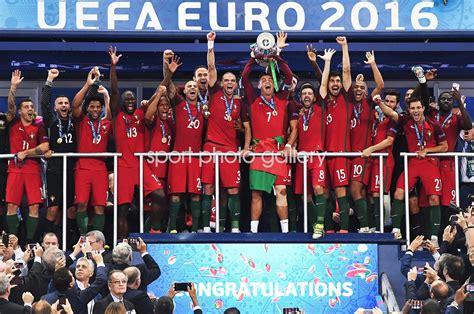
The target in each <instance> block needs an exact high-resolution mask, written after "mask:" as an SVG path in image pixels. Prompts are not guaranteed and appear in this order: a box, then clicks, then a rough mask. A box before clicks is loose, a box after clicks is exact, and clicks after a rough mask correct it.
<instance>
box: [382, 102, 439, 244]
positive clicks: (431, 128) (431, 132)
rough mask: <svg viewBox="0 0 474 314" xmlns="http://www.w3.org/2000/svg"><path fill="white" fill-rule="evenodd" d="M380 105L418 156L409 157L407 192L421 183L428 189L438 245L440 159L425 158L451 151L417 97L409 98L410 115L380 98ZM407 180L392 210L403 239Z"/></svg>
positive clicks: (395, 228) (401, 182)
mask: <svg viewBox="0 0 474 314" xmlns="http://www.w3.org/2000/svg"><path fill="white" fill-rule="evenodd" d="M378 100H379V101H378V105H379V106H380V108H381V109H382V111H383V113H384V114H386V115H387V116H389V117H390V118H391V119H392V120H394V121H395V122H397V125H398V128H400V129H403V130H404V132H405V136H406V138H407V142H408V151H409V152H411V153H417V157H416V158H410V159H409V162H408V187H407V188H408V190H411V189H412V188H413V187H414V186H415V184H416V182H417V181H418V180H420V181H421V183H422V184H423V185H424V186H425V188H426V194H427V195H428V198H429V204H430V224H431V230H430V235H431V241H432V242H433V243H434V244H435V245H438V231H439V225H440V216H441V210H440V202H439V198H440V197H439V196H440V195H441V175H440V172H439V160H438V158H436V157H430V156H426V154H427V153H443V152H446V151H447V150H448V142H447V141H446V135H445V134H444V132H443V130H442V129H441V126H440V125H439V124H438V123H437V122H436V121H435V120H432V119H430V118H428V117H425V115H424V113H423V112H424V109H425V107H424V106H423V105H422V103H421V101H420V100H419V99H418V98H413V97H412V98H410V100H409V101H408V112H409V115H399V114H398V113H397V112H395V111H394V110H392V109H391V108H389V107H388V106H386V105H385V104H384V103H383V102H382V101H380V97H379V98H378ZM404 184H405V180H404V175H403V174H402V175H401V176H400V177H399V178H398V181H397V188H396V190H395V194H394V198H395V200H394V202H393V208H392V211H393V212H392V221H393V229H392V233H393V234H394V237H395V239H401V233H400V226H401V220H402V215H403V213H404V210H403V207H404V201H403V200H404V198H405V186H404Z"/></svg>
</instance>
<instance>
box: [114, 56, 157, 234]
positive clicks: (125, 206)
mask: <svg viewBox="0 0 474 314" xmlns="http://www.w3.org/2000/svg"><path fill="white" fill-rule="evenodd" d="M109 55H110V65H111V66H110V81H111V90H112V95H111V102H110V105H111V106H110V107H111V111H112V115H113V117H114V122H113V124H114V129H115V131H114V135H115V139H116V141H115V143H116V149H117V152H119V153H122V157H121V158H119V159H118V169H117V170H118V190H117V204H118V237H119V238H125V237H127V236H128V211H129V208H130V204H131V203H132V200H133V195H134V193H135V188H138V186H139V165H138V158H137V157H136V156H135V155H134V154H135V153H136V152H143V151H145V133H146V126H145V114H146V110H147V108H146V106H141V107H139V108H137V99H136V96H135V93H133V92H132V91H131V90H126V91H124V92H123V93H122V95H121V96H120V99H119V97H118V96H119V89H118V79H117V64H118V62H119V60H120V58H121V56H122V55H117V48H112V47H110V48H109ZM154 98H156V96H155V97H154ZM158 100H159V99H158ZM155 111H156V110H155ZM149 169H150V168H148V167H145V168H144V173H143V195H144V196H145V197H147V198H150V199H151V204H152V212H153V216H154V217H157V218H158V219H154V220H153V222H152V226H151V230H152V231H153V232H159V231H160V229H161V221H160V219H161V218H160V217H161V216H162V213H161V211H163V209H164V207H163V204H164V199H165V198H166V195H165V193H164V191H163V186H162V185H161V181H160V180H159V179H158V178H157V177H156V176H155V177H154V176H153V173H151V172H149V171H148V170H149Z"/></svg>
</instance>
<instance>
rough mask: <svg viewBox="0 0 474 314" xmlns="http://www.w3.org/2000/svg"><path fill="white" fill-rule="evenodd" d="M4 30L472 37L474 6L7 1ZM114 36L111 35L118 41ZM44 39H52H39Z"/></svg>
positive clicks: (313, 0) (354, 1)
mask: <svg viewBox="0 0 474 314" xmlns="http://www.w3.org/2000/svg"><path fill="white" fill-rule="evenodd" d="M0 12H2V14H0V29H8V30H18V31H26V32H28V33H29V34H32V33H35V31H40V30H45V29H49V30H56V31H68V32H69V31H86V32H90V31H113V32H134V33H135V34H137V33H140V32H147V33H156V35H165V34H172V33H173V32H176V31H180V30H181V31H187V32H195V31H208V30H210V29H214V30H219V31H232V32H231V33H229V34H228V35H229V36H239V34H237V33H235V31H241V32H243V31H247V32H249V31H250V32H260V31H262V30H273V31H275V30H279V29H284V30H287V31H298V32H301V31H302V32H317V33H318V34H322V33H326V34H327V33H334V32H341V31H343V32H344V33H357V32H370V33H373V31H377V32H380V33H383V34H390V33H397V32H398V33H400V32H402V31H403V32H406V31H409V32H413V31H419V32H438V31H451V32H466V31H470V30H473V29H474V14H473V13H474V1H470V0H450V1H449V3H448V5H446V6H445V5H444V4H443V1H441V0H436V1H435V0H431V1H425V0H398V1H395V0H393V1H386V0H369V1H358V0H344V1H343V0H338V1H327V0H296V1H284V0H272V1H255V0H241V1H210V0H201V1H196V0H192V1H183V0H176V1H169V0H153V1H149V0H148V1H147V0H133V1H130V0H128V1H127V0H100V1H98V0H68V1H66V0H38V1H24V0H9V1H1V2H0ZM113 32H109V33H108V34H110V35H112V34H113ZM36 34H37V35H46V34H45V33H44V32H41V33H40V32H36Z"/></svg>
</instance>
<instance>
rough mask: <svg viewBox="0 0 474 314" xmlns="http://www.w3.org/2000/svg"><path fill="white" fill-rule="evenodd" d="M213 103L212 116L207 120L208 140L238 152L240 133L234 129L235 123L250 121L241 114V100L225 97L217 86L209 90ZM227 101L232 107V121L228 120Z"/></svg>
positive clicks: (211, 104)
mask: <svg viewBox="0 0 474 314" xmlns="http://www.w3.org/2000/svg"><path fill="white" fill-rule="evenodd" d="M209 92H210V94H211V101H210V105H209V112H210V113H211V115H210V116H209V117H208V118H207V137H206V140H207V141H210V142H212V143H215V144H219V145H222V146H225V147H228V148H230V149H232V150H237V148H238V147H239V136H238V131H237V130H236V129H234V121H236V120H238V119H239V118H240V119H241V121H242V122H246V121H248V119H247V117H246V116H245V115H242V114H241V100H240V99H236V98H235V97H234V99H233V101H232V99H230V98H228V97H227V96H225V94H224V92H223V90H222V88H220V86H219V84H217V83H216V84H215V85H214V87H213V88H211V89H209ZM226 99H227V104H228V106H229V107H230V117H231V120H230V121H229V119H228V120H226V118H225V117H226V114H227V109H226V106H227V105H226Z"/></svg>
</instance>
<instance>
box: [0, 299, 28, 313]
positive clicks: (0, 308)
mask: <svg viewBox="0 0 474 314" xmlns="http://www.w3.org/2000/svg"><path fill="white" fill-rule="evenodd" d="M0 313H8V314H24V313H31V307H29V306H21V305H18V304H16V303H13V302H10V301H8V300H6V299H4V298H0Z"/></svg>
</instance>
